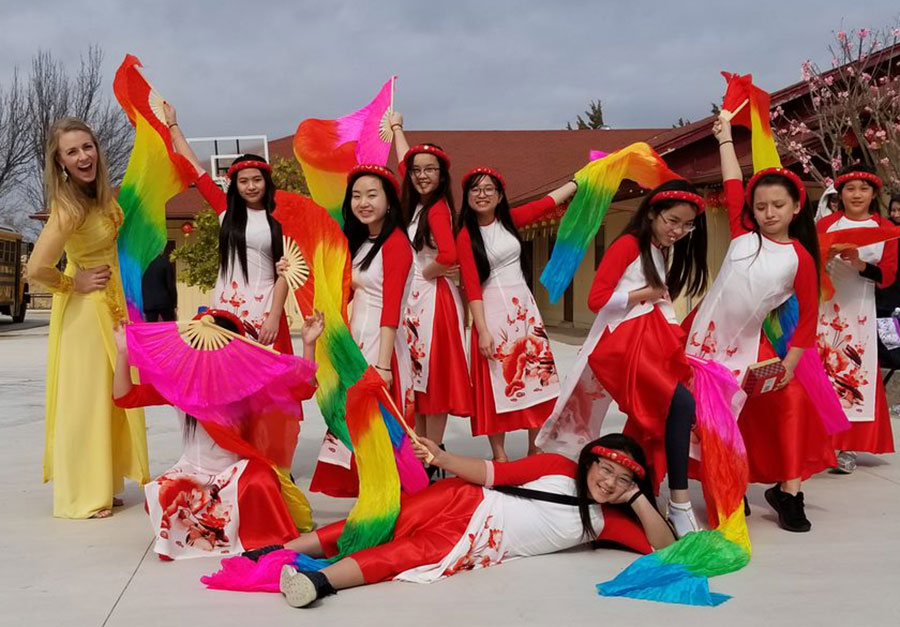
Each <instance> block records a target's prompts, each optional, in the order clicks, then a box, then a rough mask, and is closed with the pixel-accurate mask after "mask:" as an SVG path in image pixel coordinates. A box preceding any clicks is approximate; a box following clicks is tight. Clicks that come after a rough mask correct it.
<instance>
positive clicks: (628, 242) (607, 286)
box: [588, 235, 640, 313]
mask: <svg viewBox="0 0 900 627" xmlns="http://www.w3.org/2000/svg"><path fill="white" fill-rule="evenodd" d="M639 255H640V250H639V249H638V241H637V238H636V237H634V236H633V235H623V236H621V237H620V238H619V239H617V240H616V241H614V242H613V243H612V246H610V247H609V250H607V251H606V252H605V253H603V259H602V260H601V261H600V266H599V267H598V268H597V273H596V274H595V275H594V282H593V283H592V284H591V291H590V293H589V294H588V307H589V308H590V310H591V311H593V312H594V313H597V312H598V311H600V310H601V309H603V307H604V305H606V303H608V302H609V299H610V298H611V297H612V295H613V293H614V292H615V291H616V286H617V285H618V284H619V280H620V279H621V278H622V274H624V273H625V269H626V268H627V267H628V266H629V265H631V262H632V261H634V260H635V259H637V258H638V256H639Z"/></svg>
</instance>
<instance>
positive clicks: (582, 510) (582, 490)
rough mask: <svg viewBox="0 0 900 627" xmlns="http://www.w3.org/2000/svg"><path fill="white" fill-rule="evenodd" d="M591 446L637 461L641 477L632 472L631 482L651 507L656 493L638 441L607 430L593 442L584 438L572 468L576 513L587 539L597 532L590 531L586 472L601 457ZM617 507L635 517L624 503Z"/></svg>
mask: <svg viewBox="0 0 900 627" xmlns="http://www.w3.org/2000/svg"><path fill="white" fill-rule="evenodd" d="M595 446H603V447H605V448H608V449H612V450H614V451H621V452H623V453H625V454H626V455H628V457H630V458H631V459H633V460H634V461H636V462H637V463H638V464H640V465H641V467H642V468H643V469H644V471H645V472H644V478H643V479H640V478H638V477H637V475H635V477H634V482H635V484H637V487H638V489H639V490H640V491H641V492H642V493H643V494H644V496H646V497H647V500H648V501H650V503H652V504H653V507H656V497H655V496H654V495H653V483H652V481H651V479H650V478H651V477H652V476H653V469H652V468H650V465H649V464H648V463H647V456H646V455H645V454H644V449H642V448H641V445H640V444H638V443H637V442H636V441H635V440H634V438H632V437H629V436H627V435H625V434H624V433H608V434H606V435H604V436H602V437H600V438H597V439H596V440H594V441H593V442H588V443H587V444H585V446H584V448H583V449H581V453H579V455H578V469H577V470H576V471H575V497H576V498H577V499H578V514H579V516H580V517H581V527H582V528H583V529H584V535H585V536H587V537H588V538H590V539H591V540H594V539H596V538H597V533H596V532H595V531H594V525H592V524H591V510H590V507H591V505H594V504H595V502H594V500H593V499H592V498H591V492H590V490H588V485H587V475H588V470H589V469H590V467H591V466H593V465H594V463H595V462H597V461H599V460H600V459H603V458H601V457H600V456H599V455H597V454H596V453H592V452H591V449H592V448H594V447H595ZM613 507H615V506H613ZM621 507H622V510H623V511H624V512H625V513H626V514H627V515H628V516H629V517H630V518H632V519H636V518H637V515H636V514H635V513H634V511H633V510H632V509H631V507H629V506H627V505H625V506H621Z"/></svg>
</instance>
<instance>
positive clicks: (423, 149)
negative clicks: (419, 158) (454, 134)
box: [403, 144, 450, 170]
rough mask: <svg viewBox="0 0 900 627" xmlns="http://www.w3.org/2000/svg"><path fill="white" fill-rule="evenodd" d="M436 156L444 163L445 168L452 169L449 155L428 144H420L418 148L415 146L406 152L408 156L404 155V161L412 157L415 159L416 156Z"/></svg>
mask: <svg viewBox="0 0 900 627" xmlns="http://www.w3.org/2000/svg"><path fill="white" fill-rule="evenodd" d="M421 154H427V155H434V156H435V157H437V158H438V159H440V160H441V161H443V162H444V167H445V168H447V169H448V170H449V169H450V157H448V156H447V153H446V152H444V151H443V150H441V149H440V148H438V147H436V146H429V145H428V144H419V145H418V146H413V147H412V148H410V149H409V150H407V151H406V154H405V155H403V161H406V160H407V159H409V158H410V157H414V156H415V155H421Z"/></svg>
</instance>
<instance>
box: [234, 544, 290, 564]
mask: <svg viewBox="0 0 900 627" xmlns="http://www.w3.org/2000/svg"><path fill="white" fill-rule="evenodd" d="M283 548H284V545H283V544H270V545H269V546H263V547H260V548H258V549H251V550H249V551H244V552H243V553H241V555H242V556H243V557H246V558H247V559H249V560H253V561H254V562H257V561H259V558H261V557H262V556H263V555H265V554H266V553H271V552H272V551H280V550H281V549H283Z"/></svg>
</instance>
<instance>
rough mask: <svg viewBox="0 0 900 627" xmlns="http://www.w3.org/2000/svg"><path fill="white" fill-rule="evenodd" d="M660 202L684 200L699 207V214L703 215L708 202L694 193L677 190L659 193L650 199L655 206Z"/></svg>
mask: <svg viewBox="0 0 900 627" xmlns="http://www.w3.org/2000/svg"><path fill="white" fill-rule="evenodd" d="M660 200H683V201H684V202H687V203H690V204H692V205H694V206H695V207H697V212H698V213H703V212H704V211H706V202H705V201H704V200H703V198H702V197H701V196H699V195H697V194H695V193H693V192H686V191H682V190H677V189H670V190H667V191H663V192H657V193H655V194H653V197H652V198H651V199H650V204H651V205H653V204H655V203H658V202H659V201H660Z"/></svg>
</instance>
